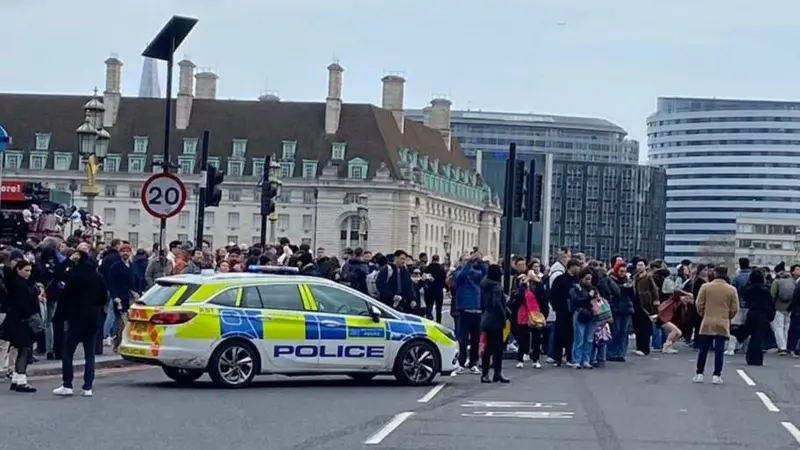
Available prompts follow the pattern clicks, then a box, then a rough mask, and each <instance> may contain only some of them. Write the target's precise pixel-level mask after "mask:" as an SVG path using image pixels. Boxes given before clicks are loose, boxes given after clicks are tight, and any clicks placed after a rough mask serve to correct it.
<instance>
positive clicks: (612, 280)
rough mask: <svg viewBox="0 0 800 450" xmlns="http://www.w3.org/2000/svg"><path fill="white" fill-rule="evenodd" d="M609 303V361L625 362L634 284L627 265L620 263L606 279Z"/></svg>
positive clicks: (631, 315)
mask: <svg viewBox="0 0 800 450" xmlns="http://www.w3.org/2000/svg"><path fill="white" fill-rule="evenodd" d="M606 290H607V291H608V292H609V298H608V302H609V304H610V306H611V315H612V317H613V319H614V321H613V322H612V323H611V342H609V343H608V346H607V357H608V361H618V362H624V361H625V359H626V358H627V356H628V329H629V328H630V326H631V318H632V317H633V296H634V295H635V294H634V292H633V283H632V282H631V280H630V279H629V278H628V270H627V265H626V264H625V262H624V261H618V262H617V263H616V264H615V265H614V268H613V269H612V270H611V273H610V274H609V275H608V277H607V278H606Z"/></svg>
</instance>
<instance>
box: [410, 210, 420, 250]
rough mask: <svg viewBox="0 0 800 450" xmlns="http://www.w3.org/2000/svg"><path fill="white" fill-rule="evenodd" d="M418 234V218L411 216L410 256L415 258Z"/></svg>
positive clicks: (415, 215)
mask: <svg viewBox="0 0 800 450" xmlns="http://www.w3.org/2000/svg"><path fill="white" fill-rule="evenodd" d="M418 234H419V216H418V215H417V214H414V215H413V216H411V256H412V257H415V256H416V254H417V235H418Z"/></svg>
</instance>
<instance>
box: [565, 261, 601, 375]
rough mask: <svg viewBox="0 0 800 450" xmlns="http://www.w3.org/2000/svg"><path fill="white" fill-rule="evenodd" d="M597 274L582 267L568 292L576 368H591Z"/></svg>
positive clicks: (573, 358) (573, 360) (573, 356)
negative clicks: (593, 309)
mask: <svg viewBox="0 0 800 450" xmlns="http://www.w3.org/2000/svg"><path fill="white" fill-rule="evenodd" d="M596 286H597V274H596V273H595V272H594V271H593V270H591V269H583V270H582V271H581V272H580V274H579V275H578V284H576V285H574V286H572V289H571V290H570V293H569V302H570V311H572V327H573V341H572V362H573V364H574V365H575V366H574V367H575V368H576V369H591V368H592V365H591V358H592V349H593V347H594V328H595V326H596V325H597V323H596V320H595V319H594V316H593V315H592V301H593V300H596V299H599V298H600V294H598V292H597V287H596Z"/></svg>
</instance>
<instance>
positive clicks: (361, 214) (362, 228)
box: [357, 194, 369, 248]
mask: <svg viewBox="0 0 800 450" xmlns="http://www.w3.org/2000/svg"><path fill="white" fill-rule="evenodd" d="M367 198H368V197H367V195H366V194H359V196H358V209H357V210H358V246H359V247H361V248H364V242H365V241H366V237H367V216H368V215H369V208H368V207H367Z"/></svg>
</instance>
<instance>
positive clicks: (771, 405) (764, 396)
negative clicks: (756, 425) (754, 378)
mask: <svg viewBox="0 0 800 450" xmlns="http://www.w3.org/2000/svg"><path fill="white" fill-rule="evenodd" d="M756 395H757V396H758V398H759V399H761V403H763V404H764V406H765V407H766V408H767V411H769V412H781V410H780V409H779V408H778V407H777V406H775V403H772V400H770V398H769V397H767V394H765V393H763V392H756Z"/></svg>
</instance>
